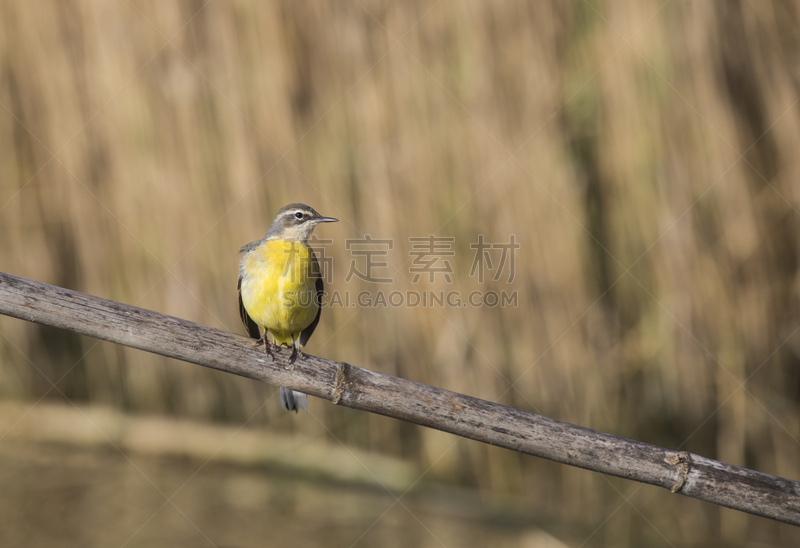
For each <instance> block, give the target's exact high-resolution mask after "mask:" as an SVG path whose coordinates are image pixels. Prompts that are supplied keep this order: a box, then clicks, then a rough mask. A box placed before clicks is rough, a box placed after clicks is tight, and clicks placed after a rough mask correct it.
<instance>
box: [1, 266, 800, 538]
mask: <svg viewBox="0 0 800 548" xmlns="http://www.w3.org/2000/svg"><path fill="white" fill-rule="evenodd" d="M0 313H2V314H6V315H8V316H13V317H15V318H20V319H23V320H27V321H31V322H36V323H41V324H44V325H49V326H53V327H58V328H61V329H67V330H69V331H74V332H76V333H80V334H82V335H89V336H91V337H96V338H98V339H103V340H106V341H111V342H115V343H118V344H123V345H126V346H131V347H133V348H138V349H141V350H146V351H148V352H154V353H156V354H161V355H164V356H169V357H171V358H177V359H179V360H184V361H187V362H192V363H196V364H198V365H203V366H206V367H212V368H214V369H219V370H220V371H227V372H229V373H234V374H236V375H241V376H243V377H247V378H250V379H255V380H258V381H263V382H267V383H270V384H274V385H279V386H286V387H289V388H291V389H293V390H300V391H302V392H305V393H307V394H310V395H312V396H317V397H319V398H324V399H326V400H331V401H332V402H333V403H336V404H338V405H344V406H347V407H352V408H354V409H362V410H364V411H369V412H372V413H380V414H381V415H386V416H389V417H394V418H397V419H401V420H405V421H409V422H413V423H415V424H420V425H422V426H427V427H429V428H436V429H439V430H443V431H445V432H450V433H452V434H456V435H458V436H462V437H465V438H469V439H473V440H477V441H481V442H483V443H489V444H492V445H497V446H500V447H505V448H508V449H512V450H514V451H520V452H522V453H527V454H529V455H534V456H537V457H542V458H545V459H550V460H554V461H557V462H561V463H564V464H569V465H572V466H579V467H581V468H586V469H588V470H594V471H597V472H602V473H604V474H610V475H613V476H619V477H622V478H627V479H631V480H634V481H639V482H643V483H649V484H651V485H658V486H660V487H664V488H666V489H670V490H671V491H673V492H676V493H680V494H683V495H686V496H689V497H694V498H697V499H700V500H705V501H708V502H713V503H715V504H720V505H722V506H727V507H728V508H734V509H736V510H741V511H744V512H749V513H751V514H755V515H759V516H764V517H768V518H772V519H775V520H778V521H783V522H786V523H791V524H793V525H800V483H798V482H796V481H791V480H788V479H784V478H779V477H776V476H771V475H768V474H763V473H761V472H756V471H753V470H748V469H746V468H740V467H738V466H731V465H729V464H724V463H722V462H718V461H714V460H711V459H707V458H704V457H701V456H698V455H694V454H691V453H687V452H677V451H671V450H669V449H664V448H661V447H657V446H655V445H649V444H647V443H642V442H639V441H635V440H629V439H625V438H620V437H618V436H614V435H611V434H606V433H603V432H597V431H595V430H590V429H588V428H583V427H581V426H575V425H573V424H569V423H565V422H560V421H557V420H553V419H549V418H547V417H543V416H540V415H535V414H532V413H526V412H523V411H519V410H517V409H512V408H510V407H505V406H503V405H499V404H497V403H492V402H488V401H485V400H480V399H477V398H473V397H470V396H465V395H463V394H458V393H455V392H450V391H449V390H443V389H441V388H436V387H434V386H429V385H426V384H421V383H418V382H413V381H409V380H406V379H401V378H398V377H392V376H390V375H384V374H382V373H377V372H375V371H370V370H367V369H361V368H360V367H355V366H353V365H349V364H346V363H337V362H332V361H330V360H324V359H322V358H317V357H315V356H310V355H307V354H305V355H304V356H303V357H302V358H300V359H298V360H297V361H296V363H295V364H294V368H293V369H291V370H289V369H287V367H288V357H289V353H288V352H282V353H279V354H278V355H277V359H276V360H275V361H273V360H272V359H271V358H269V357H268V356H267V355H265V354H264V352H262V351H260V350H256V349H255V348H254V346H253V343H252V340H251V339H248V338H245V337H242V336H239V335H234V334H233V333H228V332H226V331H222V330H219V329H214V328H211V327H207V326H205V325H201V324H197V323H193V322H189V321H186V320H181V319H179V318H175V317H172V316H166V315H164V314H160V313H158V312H154V311H152V310H146V309H143V308H137V307H135V306H129V305H126V304H122V303H118V302H115V301H110V300H107V299H102V298H100V297H94V296H92V295H86V294H84V293H79V292H77V291H71V290H68V289H63V288H60V287H55V286H52V285H47V284H43V283H40V282H35V281H32V280H27V279H25V278H20V277H17V276H12V275H10V274H5V273H2V272H0Z"/></svg>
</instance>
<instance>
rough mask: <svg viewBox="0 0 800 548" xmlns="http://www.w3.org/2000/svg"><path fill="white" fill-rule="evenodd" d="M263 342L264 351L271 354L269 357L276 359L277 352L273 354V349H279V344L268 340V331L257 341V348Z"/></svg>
mask: <svg viewBox="0 0 800 548" xmlns="http://www.w3.org/2000/svg"><path fill="white" fill-rule="evenodd" d="M262 344H263V345H264V353H265V354H267V355H269V357H270V358H272V360H273V361H274V360H275V354H273V353H272V351H273V350H275V351H277V350H278V346H277V345H274V344H272V343H271V342H269V340H267V334H266V333H264V336H263V337H261V338H260V339H258V340H257V341H256V348H258V347H259V346H261V345H262Z"/></svg>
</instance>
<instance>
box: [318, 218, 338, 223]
mask: <svg viewBox="0 0 800 548" xmlns="http://www.w3.org/2000/svg"><path fill="white" fill-rule="evenodd" d="M317 222H318V223H338V222H339V219H334V218H333V217H319V218H318V219H317Z"/></svg>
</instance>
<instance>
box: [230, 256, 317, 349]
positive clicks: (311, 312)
mask: <svg viewBox="0 0 800 548" xmlns="http://www.w3.org/2000/svg"><path fill="white" fill-rule="evenodd" d="M242 273H243V278H242V287H241V291H242V303H243V304H244V308H245V310H247V313H248V314H249V315H250V317H251V318H253V321H255V322H256V323H257V324H258V325H260V326H261V327H263V328H264V329H267V330H269V332H270V333H271V334H272V336H273V338H274V339H275V342H276V343H278V344H281V343H287V344H291V343H292V340H293V339H294V340H295V341H296V340H297V339H298V338H299V336H300V332H301V331H303V330H304V329H305V328H306V327H308V326H309V325H311V322H313V321H314V318H315V317H316V315H317V310H318V309H319V305H318V304H317V300H316V298H315V293H316V281H317V280H316V278H314V277H313V276H312V252H311V249H310V248H309V247H308V246H307V245H305V244H303V243H301V242H296V241H288V240H267V241H266V242H264V243H263V244H261V245H260V246H258V247H257V248H255V249H253V250H252V251H249V252H247V253H246V254H245V256H244V257H242Z"/></svg>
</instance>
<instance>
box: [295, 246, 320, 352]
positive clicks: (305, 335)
mask: <svg viewBox="0 0 800 548" xmlns="http://www.w3.org/2000/svg"><path fill="white" fill-rule="evenodd" d="M311 257H312V259H311V260H312V261H313V262H312V263H311V270H312V272H315V273H316V275H317V276H319V277H318V278H317V287H316V290H317V292H316V293H317V294H316V299H317V304H318V305H319V309H317V316H316V317H315V318H314V321H313V322H311V325H309V326H308V327H306V328H305V329H303V331H302V332H301V333H300V346H305V345H306V343H307V342H308V339H310V338H311V334H312V333H314V330H315V329H316V328H317V324H318V323H319V317H320V315H322V294H323V293H324V292H325V284H324V283H323V281H322V271H321V270H320V268H319V263H318V262H317V255H316V254H315V253H314V252H313V251H312V252H311Z"/></svg>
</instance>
